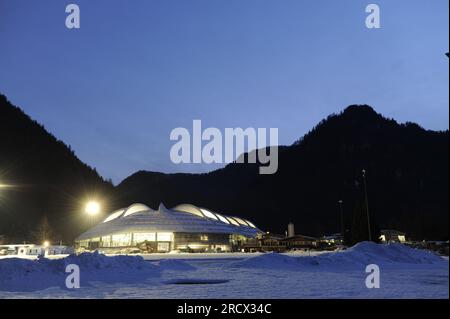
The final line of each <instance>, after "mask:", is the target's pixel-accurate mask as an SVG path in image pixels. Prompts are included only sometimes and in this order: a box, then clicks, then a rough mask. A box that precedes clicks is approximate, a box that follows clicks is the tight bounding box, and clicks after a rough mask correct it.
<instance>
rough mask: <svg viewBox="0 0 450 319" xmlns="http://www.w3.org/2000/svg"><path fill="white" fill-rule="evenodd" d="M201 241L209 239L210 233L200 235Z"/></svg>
mask: <svg viewBox="0 0 450 319" xmlns="http://www.w3.org/2000/svg"><path fill="white" fill-rule="evenodd" d="M200 240H201V241H208V235H201V236H200Z"/></svg>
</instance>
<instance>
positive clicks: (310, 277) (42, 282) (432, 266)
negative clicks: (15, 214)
mask: <svg viewBox="0 0 450 319" xmlns="http://www.w3.org/2000/svg"><path fill="white" fill-rule="evenodd" d="M200 256H202V257H200ZM144 257H145V259H148V260H145V259H144V258H142V257H138V256H116V257H106V256H102V255H93V254H83V255H80V256H70V257H68V258H59V259H55V260H40V261H33V260H26V259H10V258H9V259H1V260H0V298H181V299H187V298H448V297H449V294H448V289H449V281H448V276H449V268H448V258H447V259H445V258H442V257H439V256H436V255H434V254H432V253H430V252H427V251H423V250H414V249H411V248H408V247H406V246H402V245H376V244H372V243H360V244H358V245H356V246H355V247H353V248H350V249H348V250H346V251H342V252H332V253H320V254H311V255H310V254H309V253H293V254H210V255H200V254H195V255H194V254H174V255H167V254H164V255H159V256H158V255H146V256H144ZM70 263H76V264H78V265H79V266H80V270H81V285H82V287H81V288H79V289H71V290H69V289H67V288H65V286H64V282H65V281H64V280H65V276H66V275H67V274H65V273H64V267H65V265H67V264H70ZM368 264H377V265H378V266H379V268H380V288H378V289H377V288H372V289H368V288H366V285H365V281H366V277H367V276H368V274H367V273H366V272H365V269H366V265H368Z"/></svg>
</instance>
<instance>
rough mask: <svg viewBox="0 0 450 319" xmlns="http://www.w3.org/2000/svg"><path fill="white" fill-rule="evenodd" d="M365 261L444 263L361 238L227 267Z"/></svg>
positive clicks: (313, 266) (314, 265)
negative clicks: (334, 248)
mask: <svg viewBox="0 0 450 319" xmlns="http://www.w3.org/2000/svg"><path fill="white" fill-rule="evenodd" d="M368 264H377V265H396V264H410V265H411V264H433V265H443V266H448V262H447V261H446V260H444V259H443V258H441V257H439V256H437V255H435V254H433V253H431V252H428V251H425V250H418V249H413V248H410V247H407V246H405V245H401V244H388V245H379V244H375V243H372V242H362V243H358V244H356V245H355V246H353V247H351V248H349V249H347V250H344V251H339V252H331V253H324V254H320V255H317V256H300V257H292V256H287V255H283V254H277V253H267V254H264V255H261V256H257V257H253V258H248V259H245V260H241V261H237V262H234V263H232V264H231V265H230V267H232V268H235V267H243V268H262V269H281V270H314V269H317V270H327V269H330V270H336V269H339V268H341V269H352V268H355V267H356V268H361V266H366V265H368Z"/></svg>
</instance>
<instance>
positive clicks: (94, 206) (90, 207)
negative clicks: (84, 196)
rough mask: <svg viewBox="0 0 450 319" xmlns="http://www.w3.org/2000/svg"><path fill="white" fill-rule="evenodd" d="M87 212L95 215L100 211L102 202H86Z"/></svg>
mask: <svg viewBox="0 0 450 319" xmlns="http://www.w3.org/2000/svg"><path fill="white" fill-rule="evenodd" d="M85 211H86V213H88V214H89V215H91V216H95V215H97V214H98V213H99V212H100V204H99V203H98V202H95V201H90V202H88V203H87V204H86V209H85Z"/></svg>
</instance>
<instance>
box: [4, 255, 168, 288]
mask: <svg viewBox="0 0 450 319" xmlns="http://www.w3.org/2000/svg"><path fill="white" fill-rule="evenodd" d="M69 264H75V265H77V266H78V267H79V268H80V285H81V286H89V285H90V284H89V283H90V282H96V281H97V282H106V283H117V282H120V283H133V282H140V281H142V280H144V279H147V278H150V277H155V276H159V275H160V268H159V267H158V266H155V265H152V264H151V263H149V262H146V261H145V260H144V259H143V258H142V257H139V256H112V257H108V256H105V255H101V254H98V253H82V254H80V255H69V256H68V257H66V258H61V259H56V260H50V259H47V258H40V259H38V260H27V259H21V258H9V259H2V260H0V291H16V292H18V291H36V290H42V289H46V288H49V287H61V288H65V287H66V286H65V281H66V278H67V276H68V275H69V273H66V266H67V265H69Z"/></svg>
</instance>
